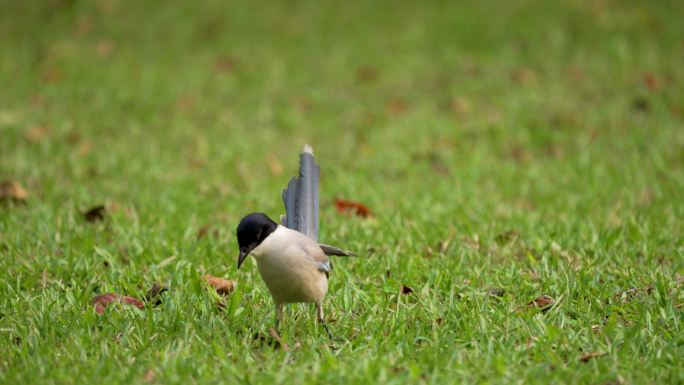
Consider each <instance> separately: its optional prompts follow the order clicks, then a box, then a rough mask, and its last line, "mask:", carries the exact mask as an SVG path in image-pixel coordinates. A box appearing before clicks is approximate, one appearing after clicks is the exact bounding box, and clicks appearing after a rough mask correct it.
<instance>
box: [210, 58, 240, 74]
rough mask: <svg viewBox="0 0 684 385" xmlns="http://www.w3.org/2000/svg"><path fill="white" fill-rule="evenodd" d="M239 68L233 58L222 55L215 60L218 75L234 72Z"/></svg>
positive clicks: (215, 69)
mask: <svg viewBox="0 0 684 385" xmlns="http://www.w3.org/2000/svg"><path fill="white" fill-rule="evenodd" d="M236 67H237V61H236V60H235V58H233V57H232V56H228V55H220V56H219V57H217V58H216V60H214V71H216V72H218V73H229V72H233V71H234V70H235V68H236Z"/></svg>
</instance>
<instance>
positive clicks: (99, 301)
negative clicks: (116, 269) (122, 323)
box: [91, 293, 145, 314]
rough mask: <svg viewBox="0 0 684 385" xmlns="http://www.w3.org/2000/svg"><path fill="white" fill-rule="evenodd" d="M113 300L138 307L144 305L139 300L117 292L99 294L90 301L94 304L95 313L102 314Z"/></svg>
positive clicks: (140, 307)
mask: <svg viewBox="0 0 684 385" xmlns="http://www.w3.org/2000/svg"><path fill="white" fill-rule="evenodd" d="M114 302H118V303H121V304H124V305H131V306H135V307H137V308H138V309H143V308H144V307H145V304H144V303H143V302H142V301H141V300H139V299H137V298H133V297H128V296H125V295H120V294H117V293H105V294H100V295H97V296H95V297H94V298H93V299H92V301H91V303H92V304H93V305H95V311H96V312H97V314H104V312H105V309H106V308H107V307H108V306H109V305H110V304H112V303H114Z"/></svg>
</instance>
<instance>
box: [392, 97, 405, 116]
mask: <svg viewBox="0 0 684 385" xmlns="http://www.w3.org/2000/svg"><path fill="white" fill-rule="evenodd" d="M406 110H408V104H407V103H406V101H404V100H402V99H394V100H391V101H390V102H389V103H387V112H388V113H389V114H390V115H394V116H399V115H401V114H403V113H404V112H406Z"/></svg>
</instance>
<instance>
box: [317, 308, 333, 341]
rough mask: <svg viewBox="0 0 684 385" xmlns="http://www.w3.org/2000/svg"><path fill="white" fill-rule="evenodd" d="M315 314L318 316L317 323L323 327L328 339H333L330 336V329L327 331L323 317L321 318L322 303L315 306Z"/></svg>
mask: <svg viewBox="0 0 684 385" xmlns="http://www.w3.org/2000/svg"><path fill="white" fill-rule="evenodd" d="M316 313H317V315H318V322H320V323H321V325H323V328H324V329H325V331H326V332H327V333H328V337H329V338H330V339H333V335H332V333H330V329H328V325H326V324H325V317H324V316H323V304H322V303H317V304H316Z"/></svg>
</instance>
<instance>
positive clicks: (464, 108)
mask: <svg viewBox="0 0 684 385" xmlns="http://www.w3.org/2000/svg"><path fill="white" fill-rule="evenodd" d="M451 111H452V112H453V113H454V114H456V115H457V116H463V115H465V114H467V113H468V112H470V103H469V102H468V101H467V100H466V99H464V98H462V97H460V96H457V97H455V98H453V99H451Z"/></svg>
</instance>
